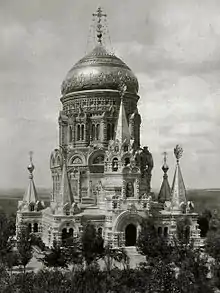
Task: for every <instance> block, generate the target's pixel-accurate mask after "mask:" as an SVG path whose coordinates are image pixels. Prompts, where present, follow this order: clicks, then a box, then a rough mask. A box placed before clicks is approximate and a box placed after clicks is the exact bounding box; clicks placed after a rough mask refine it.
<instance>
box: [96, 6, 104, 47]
mask: <svg viewBox="0 0 220 293" xmlns="http://www.w3.org/2000/svg"><path fill="white" fill-rule="evenodd" d="M92 16H93V17H97V28H96V32H97V38H98V42H99V43H100V44H101V43H102V34H103V25H102V23H101V22H102V19H103V17H107V14H105V13H103V12H102V8H101V7H98V9H97V12H96V13H93V14H92Z"/></svg>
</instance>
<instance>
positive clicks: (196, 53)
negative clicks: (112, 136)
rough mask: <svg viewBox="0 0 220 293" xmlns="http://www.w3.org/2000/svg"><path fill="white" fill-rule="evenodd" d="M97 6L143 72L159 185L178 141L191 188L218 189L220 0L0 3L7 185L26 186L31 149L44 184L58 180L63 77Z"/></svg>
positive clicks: (0, 101)
mask: <svg viewBox="0 0 220 293" xmlns="http://www.w3.org/2000/svg"><path fill="white" fill-rule="evenodd" d="M99 4H100V5H101V6H102V7H103V8H104V10H105V12H106V13H107V14H108V23H109V31H110V35H111V40H112V45H113V48H114V50H115V53H116V55H118V56H119V57H120V58H122V59H123V60H124V61H125V62H126V63H127V64H128V65H129V66H130V67H131V68H132V70H133V72H134V73H135V74H136V76H137V77H138V79H139V84H140V96H141V99H140V102H139V109H140V113H141V114H142V145H148V146H149V149H150V150H151V152H152V153H153V156H154V160H155V168H154V173H153V187H154V188H158V187H159V186H160V184H161V180H162V171H161V169H160V168H161V164H162V155H161V154H162V152H163V151H167V152H168V153H169V157H168V163H169V165H170V172H169V178H170V181H172V176H173V168H174V158H173V148H174V147H175V145H176V144H177V143H179V144H181V145H182V146H183V148H184V154H183V158H182V159H181V166H182V173H183V176H184V179H185V183H186V186H187V187H192V188H206V187H207V188H211V187H213V188H217V187H220V180H219V179H220V176H219V167H220V156H219V151H220V101H219V98H220V84H219V79H220V16H219V15H220V1H218V0H184V1H182V0H136V1H134V0H126V1H125V0H124V1H118V0H117V1H116V0H111V1H109V0H108V1H100V0H99V1H96V0H93V1H89V0H87V1H86V0H59V1H58V0H47V1H45V0H34V1H30V0H19V1H17V0H14V1H12V0H7V1H0V44H1V49H0V133H1V135H0V148H1V152H0V162H1V176H0V188H8V187H25V186H26V184H27V178H28V177H27V176H28V174H27V171H26V165H27V163H28V152H29V150H33V151H34V163H35V166H36V171H35V182H36V185H37V186H43V187H50V186H51V179H50V170H49V156H50V152H51V151H52V149H53V148H55V147H57V142H58V129H57V117H58V111H59V109H60V107H61V104H60V102H59V98H60V85H61V83H62V80H63V79H64V77H65V75H66V73H67V71H68V70H69V69H70V68H71V67H72V66H73V65H74V63H75V62H76V61H77V60H78V59H79V58H81V57H82V56H83V55H84V52H85V50H86V43H87V37H88V33H89V26H90V24H91V19H92V17H91V14H92V13H93V12H94V11H95V10H96V8H97V6H98V5H99Z"/></svg>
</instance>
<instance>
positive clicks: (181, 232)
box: [176, 217, 191, 245]
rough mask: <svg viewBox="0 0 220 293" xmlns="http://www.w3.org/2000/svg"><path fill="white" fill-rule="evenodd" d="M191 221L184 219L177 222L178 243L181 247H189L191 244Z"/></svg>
mask: <svg viewBox="0 0 220 293" xmlns="http://www.w3.org/2000/svg"><path fill="white" fill-rule="evenodd" d="M190 225H191V222H190V219H189V218H188V217H183V218H182V219H180V220H178V221H177V231H176V234H177V239H176V240H177V241H178V242H179V244H181V245H188V244H189V243H190Z"/></svg>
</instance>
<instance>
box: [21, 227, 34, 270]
mask: <svg viewBox="0 0 220 293" xmlns="http://www.w3.org/2000/svg"><path fill="white" fill-rule="evenodd" d="M17 251H18V258H19V263H20V264H21V265H22V266H23V273H24V275H25V273H26V266H27V264H28V263H29V261H30V260H31V259H32V257H33V252H32V238H31V234H30V232H29V229H28V227H27V226H26V225H23V226H22V227H21V229H20V230H19V232H18V236H17Z"/></svg>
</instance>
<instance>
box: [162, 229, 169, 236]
mask: <svg viewBox="0 0 220 293" xmlns="http://www.w3.org/2000/svg"><path fill="white" fill-rule="evenodd" d="M163 236H164V237H167V236H168V227H164V230H163Z"/></svg>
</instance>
